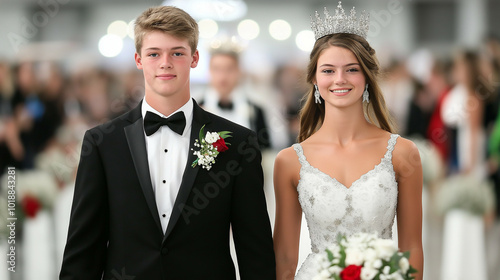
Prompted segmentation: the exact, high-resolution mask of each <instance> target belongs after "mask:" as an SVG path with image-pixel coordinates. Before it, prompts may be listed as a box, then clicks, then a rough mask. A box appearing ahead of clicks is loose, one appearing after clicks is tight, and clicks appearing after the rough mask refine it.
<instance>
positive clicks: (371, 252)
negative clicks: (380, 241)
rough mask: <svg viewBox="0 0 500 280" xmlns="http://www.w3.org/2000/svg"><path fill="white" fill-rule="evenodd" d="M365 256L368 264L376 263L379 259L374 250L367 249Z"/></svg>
mask: <svg viewBox="0 0 500 280" xmlns="http://www.w3.org/2000/svg"><path fill="white" fill-rule="evenodd" d="M363 255H364V256H363V257H364V259H365V261H366V262H374V261H375V260H376V259H377V252H376V251H375V250H374V249H372V248H368V249H366V250H365V252H364V254H363Z"/></svg>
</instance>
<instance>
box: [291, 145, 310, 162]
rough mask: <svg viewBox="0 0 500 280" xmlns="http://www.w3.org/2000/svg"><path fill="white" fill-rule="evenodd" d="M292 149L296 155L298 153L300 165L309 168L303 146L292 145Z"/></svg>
mask: <svg viewBox="0 0 500 280" xmlns="http://www.w3.org/2000/svg"><path fill="white" fill-rule="evenodd" d="M292 147H293V149H294V150H295V153H297V157H298V158H299V162H300V165H302V166H307V165H308V162H307V160H306V156H304V150H303V149H302V146H301V145H300V144H299V143H295V144H293V145H292Z"/></svg>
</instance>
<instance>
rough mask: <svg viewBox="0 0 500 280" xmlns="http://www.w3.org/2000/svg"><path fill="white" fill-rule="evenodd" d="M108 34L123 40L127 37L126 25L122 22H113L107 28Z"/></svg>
mask: <svg viewBox="0 0 500 280" xmlns="http://www.w3.org/2000/svg"><path fill="white" fill-rule="evenodd" d="M108 34H113V35H116V36H118V37H120V38H122V39H123V38H125V37H127V35H128V24H127V23H126V22H124V21H123V20H115V21H113V22H112V23H111V24H110V25H109V26H108Z"/></svg>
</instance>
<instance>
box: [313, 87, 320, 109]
mask: <svg viewBox="0 0 500 280" xmlns="http://www.w3.org/2000/svg"><path fill="white" fill-rule="evenodd" d="M314 88H315V89H316V90H315V91H314V100H315V102H316V103H319V104H321V99H320V97H321V95H320V94H319V89H318V85H316V84H315V85H314Z"/></svg>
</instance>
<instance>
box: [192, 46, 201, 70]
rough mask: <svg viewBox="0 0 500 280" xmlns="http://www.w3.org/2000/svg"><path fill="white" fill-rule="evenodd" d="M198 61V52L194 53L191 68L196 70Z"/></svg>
mask: <svg viewBox="0 0 500 280" xmlns="http://www.w3.org/2000/svg"><path fill="white" fill-rule="evenodd" d="M199 60H200V53H199V52H198V50H196V51H194V54H193V61H192V62H191V68H196V66H198V61H199Z"/></svg>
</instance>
